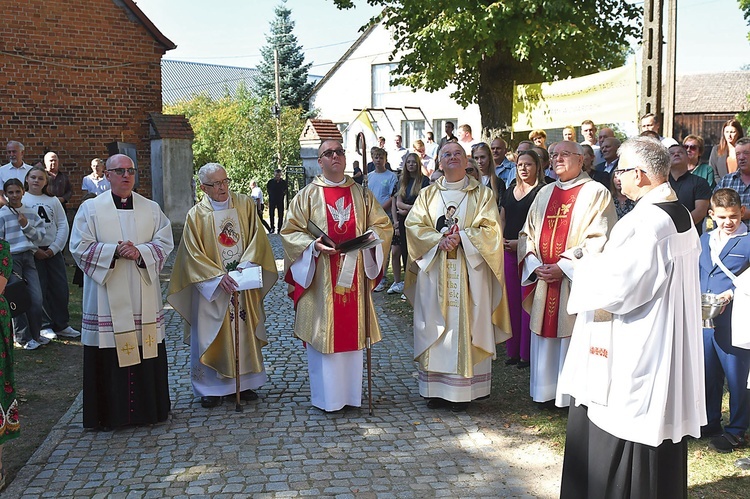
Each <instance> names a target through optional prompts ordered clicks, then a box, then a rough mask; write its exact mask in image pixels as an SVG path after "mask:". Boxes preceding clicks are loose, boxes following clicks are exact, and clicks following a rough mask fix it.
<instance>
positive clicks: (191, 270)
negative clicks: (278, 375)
mask: <svg viewBox="0 0 750 499" xmlns="http://www.w3.org/2000/svg"><path fill="white" fill-rule="evenodd" d="M230 208H234V209H235V210H236V211H237V216H238V218H237V220H238V221H239V231H240V234H241V237H240V239H241V242H242V244H243V246H244V250H243V251H242V253H241V255H238V258H237V263H242V262H252V263H254V264H256V265H260V267H262V269H263V287H262V288H261V289H250V290H245V291H240V292H239V297H240V298H239V308H240V319H241V320H240V335H241V336H242V339H241V342H240V371H241V372H240V374H247V373H257V372H261V371H262V370H263V356H262V353H261V348H262V347H264V346H265V345H266V344H267V343H268V340H267V338H266V332H265V325H264V321H265V313H264V311H263V297H264V296H265V295H266V294H267V293H268V291H269V290H270V289H271V288H272V287H273V285H274V283H275V282H276V280H277V279H278V271H277V270H276V261H275V259H274V257H273V251H272V250H271V244H270V243H269V242H268V237H266V234H265V233H264V232H263V230H262V229H260V228H259V225H260V219H259V218H258V216H257V214H256V211H255V203H254V201H253V200H252V198H250V197H248V196H245V195H244V194H238V193H231V204H230ZM214 213H216V212H215V211H214V209H213V206H212V205H211V202H210V200H209V198H208V196H204V197H203V199H202V200H201V201H200V202H199V203H198V204H197V205H195V206H194V207H193V208H191V210H190V211H189V212H188V215H187V219H186V221H185V229H184V232H183V236H182V241H181V242H180V246H179V248H178V250H177V257H176V259H175V262H174V267H173V271H172V278H171V281H170V284H169V291H168V296H167V301H168V302H169V303H170V304H171V305H172V306H173V307H174V309H175V310H176V311H177V312H178V313H179V314H180V315H181V316H182V317H183V319H185V321H186V322H187V323H188V324H189V323H190V317H191V311H192V310H191V308H192V306H193V303H192V292H193V285H194V284H199V283H202V282H204V281H208V280H210V279H214V278H217V277H221V276H223V275H224V274H226V273H227V269H226V268H225V267H224V266H223V265H222V256H221V254H220V252H221V250H222V249H221V248H220V244H219V242H218V241H217V239H218V238H217V235H216V234H217V231H216V229H215V227H214ZM234 230H236V229H234ZM224 260H226V258H225V259H224ZM215 302H216V303H215V306H216V307H218V309H220V310H221V311H225V312H224V313H223V320H220V321H216V326H217V330H216V331H200V332H199V333H200V334H201V335H204V334H205V335H209V336H211V337H212V339H211V340H210V344H209V345H208V348H206V349H205V351H204V352H203V353H202V354H201V358H200V361H201V363H203V364H205V365H207V366H209V367H211V368H212V369H214V370H216V371H217V372H218V373H220V374H221V375H223V376H225V377H227V378H234V377H235V361H234V322H233V319H234V305H233V304H232V303H231V300H230V295H228V294H226V293H224V292H223V291H220V292H219V294H218V297H217V298H216V300H215ZM185 342H186V343H190V329H189V328H186V331H185Z"/></svg>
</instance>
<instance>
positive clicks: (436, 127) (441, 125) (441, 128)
mask: <svg viewBox="0 0 750 499" xmlns="http://www.w3.org/2000/svg"><path fill="white" fill-rule="evenodd" d="M448 121H450V122H451V123H453V135H456V133H457V132H458V125H459V124H460V123H459V122H458V118H442V119H439V120H432V130H433V133H434V134H435V142H440V139H441V138H443V137H445V123H446V122H448Z"/></svg>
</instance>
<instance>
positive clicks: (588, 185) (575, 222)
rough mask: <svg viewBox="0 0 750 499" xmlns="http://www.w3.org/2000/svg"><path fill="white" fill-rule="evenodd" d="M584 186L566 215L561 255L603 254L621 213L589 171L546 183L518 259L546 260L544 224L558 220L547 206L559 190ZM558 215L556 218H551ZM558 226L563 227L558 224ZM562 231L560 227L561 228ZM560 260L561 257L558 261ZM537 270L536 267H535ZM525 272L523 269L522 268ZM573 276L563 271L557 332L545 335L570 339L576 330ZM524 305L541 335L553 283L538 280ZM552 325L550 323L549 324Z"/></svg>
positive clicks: (521, 238)
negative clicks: (570, 304)
mask: <svg viewBox="0 0 750 499" xmlns="http://www.w3.org/2000/svg"><path fill="white" fill-rule="evenodd" d="M575 188H580V190H579V191H578V195H577V197H576V199H575V202H574V203H573V207H572V210H571V212H570V213H568V214H566V215H567V217H566V222H567V223H566V224H565V225H564V227H565V229H566V230H567V231H568V232H567V239H566V241H565V248H564V251H562V252H561V254H560V257H561V258H560V260H562V259H563V258H567V259H568V260H573V259H575V251H576V250H577V249H580V250H581V251H582V252H583V253H584V254H585V253H600V252H601V251H602V249H603V248H604V244H605V243H606V242H607V237H608V235H609V231H610V230H611V229H612V226H613V225H614V224H615V222H617V213H616V211H615V208H614V204H613V203H612V195H611V194H610V192H609V190H607V188H606V187H604V186H603V185H601V184H600V183H599V182H596V181H593V180H591V178H590V177H589V176H588V175H587V174H586V173H581V174H580V175H579V176H578V177H576V178H574V179H572V180H569V181H567V182H561V181H559V180H558V181H556V182H555V183H553V184H549V185H546V186H544V187H543V188H542V189H541V190H540V191H539V194H537V196H536V198H535V199H534V201H533V203H532V204H531V207H530V208H529V214H528V216H527V218H526V223H525V224H524V226H523V229H521V232H520V233H519V235H518V261H519V264H520V265H521V266H522V267H523V265H524V262H525V260H526V259H527V258H528V257H529V255H534V256H535V257H536V258H537V259H538V260H539V261H540V262H543V261H545V258H544V255H543V254H542V253H543V252H542V227H543V226H544V224H545V223H548V222H549V223H554V221H553V220H551V219H550V220H547V218H548V217H547V216H546V215H547V208H548V204H549V203H550V199H551V198H552V197H553V193H554V192H555V189H558V190H559V189H562V190H564V191H566V190H570V189H575ZM551 218H554V217H551ZM555 227H560V226H559V225H556V226H555ZM558 230H559V228H558ZM558 261H559V260H558ZM531 270H532V271H533V269H531ZM522 272H523V268H522ZM570 285H571V282H570V278H569V277H568V276H567V275H566V274H564V273H563V277H562V281H561V282H560V286H559V292H556V293H555V299H556V300H559V301H558V305H559V308H558V309H557V311H556V312H557V323H556V324H552V329H554V327H555V326H556V331H554V330H553V331H551V333H550V331H549V329H550V328H549V327H548V328H546V331H545V334H544V336H545V337H553V338H554V337H557V338H566V337H568V336H570V335H571V333H572V332H573V325H574V324H575V319H576V316H575V315H571V314H568V311H567V309H566V307H567V303H568V297H569V296H570ZM523 294H524V300H523V307H524V309H525V310H526V311H527V312H528V313H529V314H530V316H531V322H530V327H531V331H533V332H534V333H535V334H538V335H541V334H542V330H543V329H544V328H543V325H544V321H545V315H546V314H545V312H546V311H547V306H548V300H549V299H550V296H548V295H549V294H550V293H549V286H548V285H547V283H546V282H544V281H542V280H540V279H539V280H536V282H534V283H532V284H531V285H529V286H525V287H524V290H523ZM548 325H549V324H548Z"/></svg>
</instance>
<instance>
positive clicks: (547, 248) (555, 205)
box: [538, 184, 583, 338]
mask: <svg viewBox="0 0 750 499" xmlns="http://www.w3.org/2000/svg"><path fill="white" fill-rule="evenodd" d="M581 187H583V184H580V185H578V186H576V187H573V188H571V189H568V190H563V189H560V188H559V187H557V186H555V188H554V191H553V192H552V195H551V196H550V198H549V202H548V203H547V209H546V211H545V212H544V222H543V223H542V228H541V231H540V234H539V248H538V249H539V256H540V257H541V260H542V263H544V264H553V263H557V262H558V261H560V255H561V254H562V253H563V252H564V251H565V248H566V243H567V241H568V232H569V230H570V218H571V216H572V214H573V207H574V206H575V203H576V199H577V198H578V192H579V191H580V190H581ZM560 285H561V281H556V282H553V283H548V284H547V300H546V303H545V306H544V319H543V321H542V331H541V336H543V337H545V338H557V319H558V315H559V312H560Z"/></svg>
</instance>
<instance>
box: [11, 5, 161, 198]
mask: <svg viewBox="0 0 750 499" xmlns="http://www.w3.org/2000/svg"><path fill="white" fill-rule="evenodd" d="M2 4H3V12H4V14H5V16H6V22H4V23H2V25H1V26H0V147H2V149H1V151H2V153H0V154H2V161H0V164H5V163H7V158H6V157H5V144H6V143H7V141H8V140H19V141H20V142H22V143H23V144H24V146H25V147H26V153H25V158H24V159H25V161H26V162H27V163H29V164H33V163H34V162H36V161H37V160H41V158H42V157H43V155H44V153H45V152H47V151H50V150H52V151H55V152H56V153H57V154H58V156H59V158H60V161H61V163H62V167H61V170H62V171H64V172H66V173H68V175H70V178H71V183H72V184H73V189H74V196H73V203H72V204H73V206H77V205H78V204H79V202H80V198H81V179H82V177H83V176H84V175H87V174H89V173H90V172H91V169H90V166H89V165H90V163H91V159H93V158H95V157H97V156H98V157H102V158H105V159H106V157H107V147H106V144H107V143H109V142H114V141H121V142H130V143H133V144H136V145H137V147H138V167H139V170H140V188H139V189H138V190H139V192H140V193H141V194H144V195H146V196H148V197H151V172H150V147H149V124H148V113H150V112H161V68H160V61H161V57H162V55H163V54H164V53H165V51H166V47H165V45H164V44H163V43H161V42H160V41H159V40H157V38H156V37H155V36H154V35H153V33H152V32H150V31H149V30H148V29H147V28H146V27H145V26H144V24H143V23H142V22H139V20H138V17H137V16H135V15H133V12H132V11H131V10H129V8H128V6H127V4H128V2H127V1H123V0H3V2H2Z"/></svg>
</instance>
